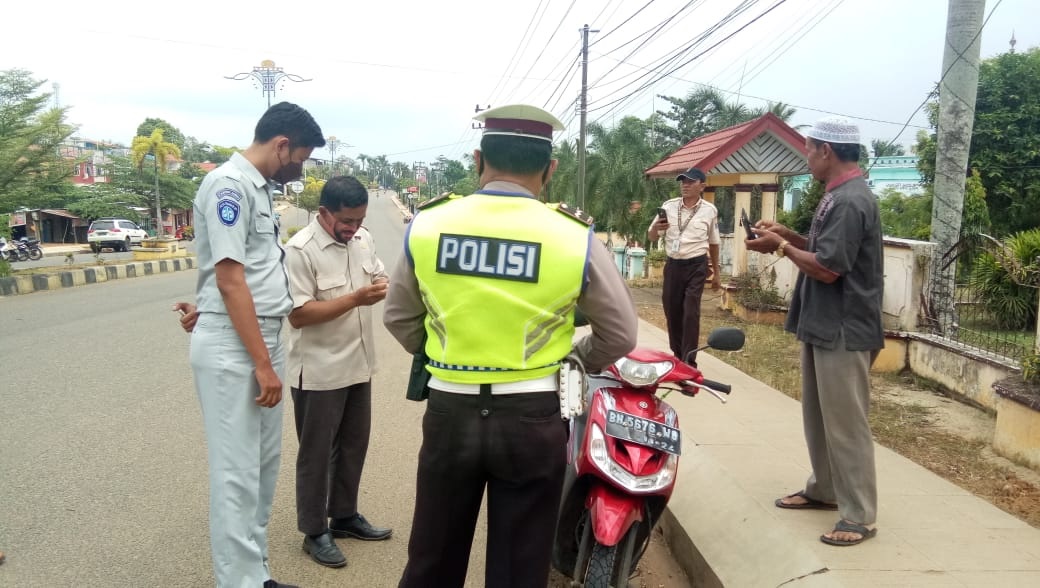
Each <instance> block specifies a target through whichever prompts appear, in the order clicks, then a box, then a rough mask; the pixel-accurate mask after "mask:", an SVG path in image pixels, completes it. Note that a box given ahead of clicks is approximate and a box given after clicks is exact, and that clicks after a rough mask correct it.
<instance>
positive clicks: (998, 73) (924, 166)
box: [914, 47, 1040, 235]
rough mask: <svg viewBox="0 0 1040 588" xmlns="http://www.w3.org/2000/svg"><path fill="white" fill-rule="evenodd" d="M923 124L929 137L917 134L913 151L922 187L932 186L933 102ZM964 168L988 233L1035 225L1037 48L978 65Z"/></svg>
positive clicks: (1039, 96)
mask: <svg viewBox="0 0 1040 588" xmlns="http://www.w3.org/2000/svg"><path fill="white" fill-rule="evenodd" d="M928 122H929V124H930V125H931V127H932V130H931V132H927V131H920V132H918V135H917V143H916V144H915V145H914V153H915V154H916V155H917V157H918V163H917V167H918V169H919V170H920V171H921V176H922V178H923V181H924V183H925V184H926V185H928V184H932V183H934V181H935V155H936V151H935V150H936V135H935V129H936V127H937V124H938V101H937V100H933V101H931V102H929V104H928ZM969 166H970V167H971V168H972V169H977V170H978V171H979V179H980V180H981V182H982V186H983V188H984V189H985V195H986V202H987V209H988V212H989V216H990V219H991V221H992V231H993V232H994V233H996V234H998V235H1006V234H1009V233H1014V232H1017V231H1021V230H1025V229H1030V228H1032V227H1035V226H1037V225H1040V48H1037V47H1034V48H1032V49H1029V50H1028V51H1024V52H1020V53H1019V52H1016V53H1004V54H1001V55H998V56H996V57H992V58H990V59H985V60H983V61H982V62H981V63H980V65H979V86H978V95H977V98H976V104H975V122H974V126H973V130H972V140H971V154H970V157H969Z"/></svg>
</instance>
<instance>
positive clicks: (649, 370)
mask: <svg viewBox="0 0 1040 588" xmlns="http://www.w3.org/2000/svg"><path fill="white" fill-rule="evenodd" d="M614 367H616V368H617V371H618V374H620V375H621V379H622V380H624V381H626V382H628V383H629V384H631V385H633V386H649V385H651V384H656V383H657V381H658V380H660V379H661V378H663V377H664V375H665V374H667V373H668V372H669V371H671V369H672V362H670V361H655V362H653V363H644V362H641V361H636V360H634V359H629V358H627V357H622V358H621V359H619V360H617V361H616V362H614Z"/></svg>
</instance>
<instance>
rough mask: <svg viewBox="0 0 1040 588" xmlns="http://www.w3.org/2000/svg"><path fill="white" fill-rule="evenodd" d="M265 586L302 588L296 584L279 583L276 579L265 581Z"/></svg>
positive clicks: (267, 587)
mask: <svg viewBox="0 0 1040 588" xmlns="http://www.w3.org/2000/svg"><path fill="white" fill-rule="evenodd" d="M264 588H300V587H299V586H297V585H296V584H279V583H278V582H275V581H274V580H267V581H266V582H264Z"/></svg>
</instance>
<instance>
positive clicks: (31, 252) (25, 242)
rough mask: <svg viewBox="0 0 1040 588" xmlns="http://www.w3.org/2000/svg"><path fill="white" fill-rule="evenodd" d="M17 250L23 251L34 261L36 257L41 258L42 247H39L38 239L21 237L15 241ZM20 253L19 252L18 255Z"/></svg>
mask: <svg viewBox="0 0 1040 588" xmlns="http://www.w3.org/2000/svg"><path fill="white" fill-rule="evenodd" d="M16 244H17V246H18V249H19V251H24V252H25V254H26V255H27V256H28V257H29V259H31V260H33V261H36V260H37V259H43V249H41V248H40V241H39V240H38V239H30V238H29V237H22V238H21V239H18V241H17V242H16ZM20 256H21V255H20V254H19V257H20Z"/></svg>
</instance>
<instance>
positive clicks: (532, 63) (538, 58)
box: [513, 0, 577, 92]
mask: <svg viewBox="0 0 1040 588" xmlns="http://www.w3.org/2000/svg"><path fill="white" fill-rule="evenodd" d="M575 2H577V0H571V4H570V6H568V7H567V11H566V12H564V13H563V16H562V17H561V18H560V22H558V23H556V28H555V29H553V32H552V34H551V35H549V40H548V41H546V42H545V45H543V46H542V50H541V51H539V52H538V56H537V57H535V58H534V61H532V62H531V67H529V68H527V73H525V74H524V75H523V77H522V78H521V80H523V79H525V78H527V76H528V75H530V74H531V71H532V70H534V66H535V65H538V61H539V60H540V59H541V58H542V55H545V50H546V49H548V48H549V45H550V44H552V41H553V39H555V38H556V33H558V32H559V31H560V27H561V26H563V23H564V21H566V20H567V15H569V14H570V13H571V9H572V8H574V3H575ZM539 22H541V20H539ZM550 71H552V70H550ZM520 83H521V82H517V84H516V88H515V89H514V90H513V91H514V92H515V91H516V90H519V89H520Z"/></svg>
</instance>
